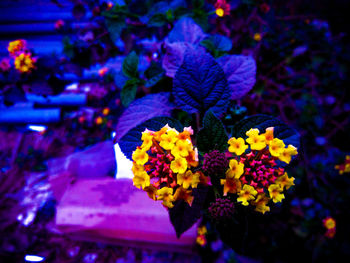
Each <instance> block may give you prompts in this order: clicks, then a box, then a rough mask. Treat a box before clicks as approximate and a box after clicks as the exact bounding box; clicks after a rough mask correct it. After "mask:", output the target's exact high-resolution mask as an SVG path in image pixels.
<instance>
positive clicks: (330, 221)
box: [322, 216, 337, 238]
mask: <svg viewBox="0 0 350 263" xmlns="http://www.w3.org/2000/svg"><path fill="white" fill-rule="evenodd" d="M322 223H323V226H324V227H325V228H326V229H327V231H326V233H325V236H326V237H328V238H333V237H334V236H335V232H336V225H337V224H336V221H335V219H334V218H333V217H331V216H328V217H326V218H325V219H323V220H322Z"/></svg>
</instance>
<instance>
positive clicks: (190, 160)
mask: <svg viewBox="0 0 350 263" xmlns="http://www.w3.org/2000/svg"><path fill="white" fill-rule="evenodd" d="M186 161H187V164H188V167H190V166H192V167H197V166H198V164H199V163H198V150H197V148H194V149H193V150H191V151H190V152H189V154H188V156H187V157H186Z"/></svg>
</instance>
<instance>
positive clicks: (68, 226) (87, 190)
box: [56, 178, 196, 252]
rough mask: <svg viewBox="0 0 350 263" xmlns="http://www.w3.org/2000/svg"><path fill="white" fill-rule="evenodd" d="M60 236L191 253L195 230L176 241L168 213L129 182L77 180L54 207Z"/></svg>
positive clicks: (106, 179) (122, 180) (158, 203)
mask: <svg viewBox="0 0 350 263" xmlns="http://www.w3.org/2000/svg"><path fill="white" fill-rule="evenodd" d="M56 225H57V227H58V229H60V230H61V231H62V232H64V233H67V234H71V235H72V236H80V238H83V239H87V240H101V239H102V240H104V241H109V242H112V243H117V244H124V245H125V244H127V245H129V246H136V247H138V246H139V247H145V246H147V247H148V248H150V247H153V248H157V249H159V248H162V249H164V250H167V251H169V250H170V251H179V252H184V251H187V252H191V251H193V247H194V245H195V239H196V226H193V227H192V228H191V229H189V230H188V231H186V232H185V233H184V234H183V235H182V236H181V238H179V239H178V238H177V237H176V234H175V230H174V229H173V226H172V225H171V223H170V220H169V215H168V212H167V210H166V209H165V208H164V207H163V206H162V205H161V202H155V201H154V200H152V199H150V198H149V197H148V196H147V194H146V193H145V192H143V191H141V190H138V189H137V188H135V187H134V186H133V185H132V180H130V179H118V180H115V179H112V178H100V179H91V180H88V179H79V180H77V181H76V182H75V183H74V184H73V185H71V186H70V187H69V188H68V189H67V191H66V192H65V194H64V195H63V197H62V199H61V201H60V202H59V204H58V206H57V214H56Z"/></svg>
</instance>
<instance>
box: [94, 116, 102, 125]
mask: <svg viewBox="0 0 350 263" xmlns="http://www.w3.org/2000/svg"><path fill="white" fill-rule="evenodd" d="M95 123H96V124H97V125H101V124H102V123H103V119H102V117H101V116H98V117H97V118H96V119H95Z"/></svg>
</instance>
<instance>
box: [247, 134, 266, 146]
mask: <svg viewBox="0 0 350 263" xmlns="http://www.w3.org/2000/svg"><path fill="white" fill-rule="evenodd" d="M246 135H247V136H248V138H247V139H246V141H247V143H249V144H250V149H252V150H262V149H264V148H265V147H266V142H265V136H263V135H259V130H258V129H250V130H249V131H247V132H246Z"/></svg>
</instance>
